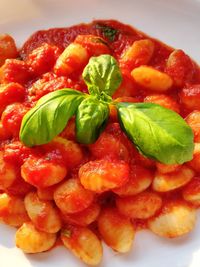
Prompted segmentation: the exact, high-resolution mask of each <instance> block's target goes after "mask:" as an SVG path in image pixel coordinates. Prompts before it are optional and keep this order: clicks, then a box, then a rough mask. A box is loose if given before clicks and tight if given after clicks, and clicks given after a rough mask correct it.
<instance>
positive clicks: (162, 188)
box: [152, 165, 195, 192]
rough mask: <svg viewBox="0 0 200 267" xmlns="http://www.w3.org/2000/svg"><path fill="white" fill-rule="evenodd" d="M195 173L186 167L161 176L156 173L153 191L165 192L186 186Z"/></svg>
mask: <svg viewBox="0 0 200 267" xmlns="http://www.w3.org/2000/svg"><path fill="white" fill-rule="evenodd" d="M194 175H195V173H194V171H193V170H192V169H190V168H188V167H187V166H184V165H183V166H181V168H180V169H178V170H177V171H175V172H172V173H167V174H162V173H159V172H157V173H156V175H155V178H154V180H153V184H152V185H153V189H154V190H155V191H158V192H167V191H170V190H174V189H177V188H179V187H181V186H183V185H185V184H187V183H188V182H189V181H190V180H191V179H192V178H193V177H194Z"/></svg>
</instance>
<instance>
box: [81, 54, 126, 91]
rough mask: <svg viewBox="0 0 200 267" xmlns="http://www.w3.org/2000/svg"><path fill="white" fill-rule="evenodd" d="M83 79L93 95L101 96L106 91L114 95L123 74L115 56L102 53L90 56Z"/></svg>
mask: <svg viewBox="0 0 200 267" xmlns="http://www.w3.org/2000/svg"><path fill="white" fill-rule="evenodd" d="M83 79H84V81H85V83H86V84H87V86H88V90H89V92H90V94H91V95H99V96H100V95H101V93H102V92H104V93H106V94H107V95H109V96H112V94H113V93H114V92H115V90H116V89H117V88H118V87H119V85H120V83H121V81H122V75H121V72H120V69H119V66H118V64H117V61H116V60H115V58H114V57H112V56H110V55H101V56H98V57H92V58H90V60H89V63H88V64H87V66H86V67H85V69H84V71H83Z"/></svg>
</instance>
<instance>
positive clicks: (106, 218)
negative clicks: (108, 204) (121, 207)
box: [98, 208, 135, 253]
mask: <svg viewBox="0 0 200 267" xmlns="http://www.w3.org/2000/svg"><path fill="white" fill-rule="evenodd" d="M98 229H99V232H100V234H101V236H102V238H103V240H104V241H105V243H106V244H107V245H108V246H109V247H111V248H112V249H114V250H116V251H118V252H121V253H125V252H128V251H129V250H130V249H131V246H132V243H133V240H134V236H135V230H134V227H133V225H132V224H131V222H130V220H129V219H127V218H125V217H123V216H122V215H121V214H120V213H119V212H118V211H117V209H116V208H106V209H104V210H102V212H101V214H100V216H99V218H98Z"/></svg>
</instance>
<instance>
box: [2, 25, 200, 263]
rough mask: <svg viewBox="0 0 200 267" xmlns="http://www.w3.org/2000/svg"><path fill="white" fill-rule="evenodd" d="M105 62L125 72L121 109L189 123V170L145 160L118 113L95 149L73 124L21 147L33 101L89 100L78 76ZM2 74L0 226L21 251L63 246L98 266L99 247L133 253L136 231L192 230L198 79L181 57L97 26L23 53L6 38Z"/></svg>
mask: <svg viewBox="0 0 200 267" xmlns="http://www.w3.org/2000/svg"><path fill="white" fill-rule="evenodd" d="M102 54H110V55H112V56H114V57H115V59H116V60H117V62H118V63H119V67H120V69H121V72H122V76H123V81H122V84H121V85H120V87H119V88H118V89H117V91H116V92H115V94H114V96H113V98H114V99H115V100H116V102H133V103H134V102H151V103H156V104H159V105H161V106H164V107H166V108H169V109H171V110H173V111H175V112H177V113H179V114H180V115H181V116H182V117H183V118H184V119H185V121H186V122H187V124H188V125H189V126H190V127H191V128H192V130H193V133H194V142H195V149H194V154H193V159H192V160H191V161H189V162H186V163H184V164H182V165H178V164H174V165H166V164H163V163H160V162H157V161H155V160H153V159H149V158H146V157H144V156H143V155H141V154H140V153H139V152H138V150H137V149H136V148H135V146H134V145H133V143H132V142H131V141H130V140H129V139H128V138H127V136H125V134H124V133H123V132H122V130H121V128H120V126H119V121H118V117H117V112H116V109H115V107H114V106H112V105H111V106H110V117H109V121H108V124H107V126H106V128H105V130H104V131H103V132H102V133H101V135H100V136H99V138H98V140H97V141H96V142H95V143H93V144H90V145H82V144H79V143H78V142H77V141H76V135H75V128H76V126H75V119H74V117H72V119H70V121H69V122H68V124H67V126H66V128H65V129H64V130H63V131H62V133H61V134H59V135H58V136H57V137H55V138H54V139H53V140H52V141H51V142H50V143H48V144H45V145H40V146H35V147H31V148H30V147H26V146H25V145H24V144H23V143H22V142H21V141H20V139H19V130H20V125H21V121H22V118H23V116H24V115H25V114H26V113H27V112H28V111H29V110H30V109H31V108H32V107H33V106H34V105H35V104H36V102H37V100H38V99H39V98H41V97H42V96H44V95H46V94H48V93H50V92H52V91H55V90H59V89H62V88H74V89H76V90H79V91H81V92H87V87H86V85H85V83H84V81H83V79H82V77H81V73H82V71H83V68H84V67H85V65H86V64H87V62H88V60H89V58H90V57H92V56H98V55H102ZM0 66H1V67H0V116H1V117H0V118H1V120H0V222H2V223H4V224H7V225H10V226H13V227H16V228H17V230H16V234H15V243H16V246H17V247H18V248H20V249H21V250H23V251H24V252H25V253H40V252H45V251H48V250H50V249H52V248H53V247H54V246H56V244H58V243H60V242H58V240H59V241H61V243H62V244H63V245H64V246H65V247H66V249H68V250H69V251H71V252H72V253H73V254H74V255H75V256H76V257H77V258H79V259H80V260H82V261H83V262H84V263H86V264H88V265H93V266H96V265H98V264H100V262H101V260H102V256H103V249H102V242H105V243H106V244H107V246H109V247H110V248H111V249H113V250H114V251H116V252H119V253H127V252H129V251H131V248H132V244H133V243H134V237H135V234H137V231H139V230H142V229H149V230H150V231H152V232H153V233H154V234H156V235H159V236H160V237H164V238H175V237H179V236H182V235H185V234H188V233H189V232H191V231H192V230H193V229H194V227H195V223H196V211H197V209H198V207H199V206H200V69H199V67H198V66H197V64H196V63H194V62H193V61H192V60H191V59H190V58H189V56H187V55H186V54H185V53H184V52H183V51H182V50H174V49H172V48H170V47H167V46H166V45H164V44H162V43H161V42H159V41H157V40H154V39H152V38H150V37H148V36H146V35H144V34H142V33H140V32H139V31H137V30H135V29H133V28H131V27H130V26H127V25H124V24H122V23H120V22H117V21H93V22H92V23H90V24H80V25H76V26H73V27H70V28H63V29H50V30H46V31H39V32H36V33H35V34H33V35H32V36H31V37H30V38H29V39H28V40H27V42H26V43H25V44H24V46H23V47H22V48H21V49H20V50H17V48H16V45H15V41H14V39H13V38H12V37H11V36H9V35H0ZM38 134H40V133H38ZM155 256H156V255H155ZM133 264H134V263H133Z"/></svg>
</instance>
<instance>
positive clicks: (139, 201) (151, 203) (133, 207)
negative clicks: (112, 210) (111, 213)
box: [116, 192, 162, 219]
mask: <svg viewBox="0 0 200 267" xmlns="http://www.w3.org/2000/svg"><path fill="white" fill-rule="evenodd" d="M116 204H117V208H118V210H119V212H120V213H121V214H123V215H125V216H127V217H129V218H132V219H134V218H136V219H147V218H149V217H152V216H153V215H154V214H155V213H156V212H157V211H159V210H160V208H161V205H162V198H161V197H160V196H158V195H157V194H155V193H151V192H142V193H140V194H138V195H136V196H129V197H123V198H119V197H118V198H117V199H116Z"/></svg>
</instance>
